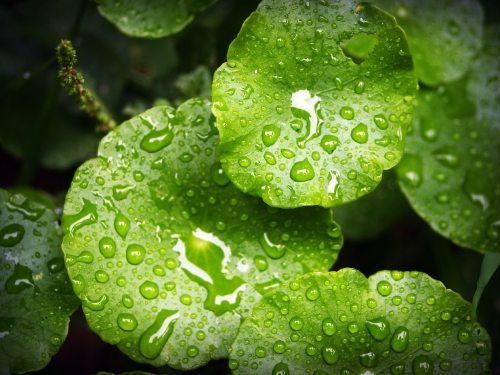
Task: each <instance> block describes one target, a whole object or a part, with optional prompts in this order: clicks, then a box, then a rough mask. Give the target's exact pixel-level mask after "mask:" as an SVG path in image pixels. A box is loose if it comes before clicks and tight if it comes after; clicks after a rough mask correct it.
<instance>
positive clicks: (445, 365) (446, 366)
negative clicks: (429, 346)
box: [439, 359, 453, 371]
mask: <svg viewBox="0 0 500 375" xmlns="http://www.w3.org/2000/svg"><path fill="white" fill-rule="evenodd" d="M452 365H453V362H451V361H450V360H449V359H445V360H443V361H441V363H439V368H440V369H441V370H443V371H450V370H451V367H452Z"/></svg>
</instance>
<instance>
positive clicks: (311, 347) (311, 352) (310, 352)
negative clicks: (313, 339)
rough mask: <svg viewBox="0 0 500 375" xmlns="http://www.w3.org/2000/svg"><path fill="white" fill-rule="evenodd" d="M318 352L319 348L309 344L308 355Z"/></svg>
mask: <svg viewBox="0 0 500 375" xmlns="http://www.w3.org/2000/svg"><path fill="white" fill-rule="evenodd" d="M317 352H318V348H317V347H315V346H314V345H311V344H309V345H307V347H306V354H307V355H315V354H316V353H317Z"/></svg>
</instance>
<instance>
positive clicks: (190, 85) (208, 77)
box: [174, 65, 212, 103]
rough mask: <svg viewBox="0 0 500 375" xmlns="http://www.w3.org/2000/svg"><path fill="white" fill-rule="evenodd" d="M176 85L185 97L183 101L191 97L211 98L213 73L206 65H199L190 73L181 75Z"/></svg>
mask: <svg viewBox="0 0 500 375" xmlns="http://www.w3.org/2000/svg"><path fill="white" fill-rule="evenodd" d="M174 85H175V87H177V89H178V90H179V91H180V92H181V94H182V98H183V99H184V100H182V101H186V100H188V99H191V98H203V99H208V100H210V99H211V95H212V74H211V72H210V70H209V69H208V68H207V67H206V66H205V65H200V66H198V67H197V68H196V69H195V70H193V71H192V72H190V73H185V74H181V75H179V77H178V78H177V79H176V80H175V83H174ZM182 101H181V103H182Z"/></svg>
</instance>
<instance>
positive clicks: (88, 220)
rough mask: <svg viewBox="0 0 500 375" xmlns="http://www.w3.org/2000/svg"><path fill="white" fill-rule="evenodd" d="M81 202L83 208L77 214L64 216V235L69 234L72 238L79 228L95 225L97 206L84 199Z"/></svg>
mask: <svg viewBox="0 0 500 375" xmlns="http://www.w3.org/2000/svg"><path fill="white" fill-rule="evenodd" d="M82 200H83V207H82V210H81V211H80V212H79V213H77V214H75V215H64V217H63V223H62V227H63V231H64V233H65V234H67V233H69V234H71V235H72V236H73V235H74V234H75V232H76V231H77V230H79V229H80V228H82V227H84V226H86V225H90V224H94V223H97V219H98V216H97V205H95V204H93V203H91V202H90V201H89V200H87V199H85V198H83V199H82Z"/></svg>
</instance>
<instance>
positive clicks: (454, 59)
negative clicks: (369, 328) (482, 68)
mask: <svg viewBox="0 0 500 375" xmlns="http://www.w3.org/2000/svg"><path fill="white" fill-rule="evenodd" d="M372 3H373V4H375V5H377V6H380V7H381V8H382V9H384V10H386V11H387V12H389V13H391V14H392V15H394V16H395V17H396V19H397V21H398V24H399V25H401V27H402V28H403V30H404V31H405V33H406V35H407V37H408V43H409V45H410V51H411V53H412V55H413V59H414V61H415V69H416V71H417V74H418V78H419V79H420V80H421V81H422V82H424V83H425V84H427V85H430V86H436V85H438V84H440V83H448V82H451V81H454V80H456V79H458V78H460V77H461V76H463V75H464V74H465V73H466V72H467V71H468V70H469V67H470V64H471V61H472V58H473V57H474V55H476V54H477V53H478V52H479V50H480V49H481V37H482V33H483V19H484V14H483V13H484V12H483V8H482V6H481V4H480V2H479V1H476V0H454V1H434V0H398V1H396V0H373V1H372Z"/></svg>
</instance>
